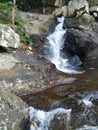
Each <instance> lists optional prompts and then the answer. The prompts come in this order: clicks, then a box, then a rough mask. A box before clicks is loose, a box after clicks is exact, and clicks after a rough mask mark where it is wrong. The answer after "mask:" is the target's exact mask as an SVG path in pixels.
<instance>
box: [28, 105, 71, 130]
mask: <svg viewBox="0 0 98 130" xmlns="http://www.w3.org/2000/svg"><path fill="white" fill-rule="evenodd" d="M29 115H30V122H31V123H30V124H31V125H30V130H48V128H49V126H50V124H51V123H53V122H52V121H53V119H54V118H55V116H58V117H59V118H60V116H61V115H63V117H64V116H65V117H64V118H65V120H64V122H65V124H66V126H67V128H66V130H69V127H70V126H69V122H70V118H71V117H70V116H71V109H64V108H57V109H54V110H51V111H49V112H46V111H42V110H37V109H35V108H33V107H29ZM50 129H51V128H50Z"/></svg>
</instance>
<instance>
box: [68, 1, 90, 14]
mask: <svg viewBox="0 0 98 130" xmlns="http://www.w3.org/2000/svg"><path fill="white" fill-rule="evenodd" d="M85 12H86V13H89V5H88V2H87V0H73V1H69V3H68V16H79V15H81V14H83V13H85Z"/></svg>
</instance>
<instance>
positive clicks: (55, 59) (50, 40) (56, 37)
mask: <svg viewBox="0 0 98 130" xmlns="http://www.w3.org/2000/svg"><path fill="white" fill-rule="evenodd" d="M57 20H58V22H59V23H58V25H57V26H56V27H55V30H54V32H53V33H52V34H50V35H49V36H48V37H47V42H46V44H45V51H46V54H45V55H46V58H47V59H48V60H49V61H51V62H52V63H53V64H54V65H55V66H56V68H57V69H58V70H60V71H62V72H65V73H74V74H76V73H82V72H80V71H76V70H75V69H74V67H73V64H75V65H76V66H79V65H81V63H82V62H81V61H80V59H79V57H78V56H76V55H75V56H74V57H72V60H71V62H72V63H71V62H69V59H68V58H63V57H62V56H61V50H62V48H63V45H64V41H65V35H66V31H67V29H64V28H63V23H64V17H63V16H62V17H58V18H57Z"/></svg>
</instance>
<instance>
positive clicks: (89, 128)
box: [76, 125, 98, 130]
mask: <svg viewBox="0 0 98 130" xmlns="http://www.w3.org/2000/svg"><path fill="white" fill-rule="evenodd" d="M76 130H98V126H88V125H84V126H83V127H82V128H78V129H76Z"/></svg>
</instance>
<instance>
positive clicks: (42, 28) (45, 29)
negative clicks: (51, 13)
mask: <svg viewBox="0 0 98 130" xmlns="http://www.w3.org/2000/svg"><path fill="white" fill-rule="evenodd" d="M39 29H40V30H41V31H42V32H48V29H47V27H45V26H44V25H41V26H39Z"/></svg>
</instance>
